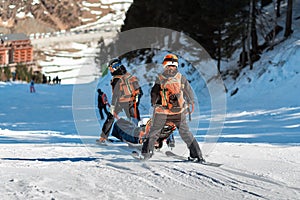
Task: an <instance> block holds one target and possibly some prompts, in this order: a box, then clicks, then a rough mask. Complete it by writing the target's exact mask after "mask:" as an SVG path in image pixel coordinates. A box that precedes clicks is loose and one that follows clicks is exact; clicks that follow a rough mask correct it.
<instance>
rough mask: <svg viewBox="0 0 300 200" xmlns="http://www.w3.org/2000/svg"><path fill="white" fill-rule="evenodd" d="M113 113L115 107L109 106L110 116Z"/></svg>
mask: <svg viewBox="0 0 300 200" xmlns="http://www.w3.org/2000/svg"><path fill="white" fill-rule="evenodd" d="M114 112H115V106H114V105H111V106H110V113H111V114H114Z"/></svg>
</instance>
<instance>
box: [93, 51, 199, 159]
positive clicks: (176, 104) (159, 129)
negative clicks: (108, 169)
mask: <svg viewBox="0 0 300 200" xmlns="http://www.w3.org/2000/svg"><path fill="white" fill-rule="evenodd" d="M162 65H163V68H164V71H163V73H161V74H158V76H157V78H156V81H155V84H154V86H153V87H152V89H151V106H152V107H153V110H154V111H153V117H152V119H149V120H148V121H147V123H146V124H145V123H140V126H138V124H139V123H138V122H141V121H142V120H141V118H140V112H139V108H138V107H139V103H140V101H141V98H142V96H143V91H142V89H141V87H140V85H139V82H138V79H137V77H136V76H134V75H132V74H130V73H129V72H128V71H127V70H126V68H125V66H124V65H123V64H122V62H121V60H120V59H118V58H116V59H113V60H112V61H111V62H110V63H109V66H108V68H109V70H110V73H111V75H112V80H111V88H112V101H111V104H109V103H108V100H107V96H106V95H105V93H104V92H103V91H101V89H98V108H99V112H100V117H101V119H103V118H104V116H103V113H102V110H104V112H105V113H106V115H107V119H106V120H105V122H104V124H103V127H102V132H101V134H100V138H99V139H98V140H97V142H100V143H101V142H105V141H106V140H107V138H108V136H109V133H110V131H111V129H112V128H113V131H112V135H113V136H115V137H117V138H119V139H121V140H123V141H127V142H134V143H141V144H142V150H141V155H140V156H141V158H142V159H145V160H148V159H150V158H151V157H152V155H153V154H154V149H155V148H160V147H161V146H162V141H163V140H165V139H167V140H169V142H170V141H171V138H173V140H174V136H173V134H172V133H173V131H174V130H175V129H177V130H178V132H179V135H180V136H181V138H182V140H183V141H184V142H185V143H186V144H187V147H188V149H189V151H190V158H191V159H194V160H197V161H198V162H202V161H204V159H203V157H202V152H201V150H200V147H199V144H198V142H197V140H196V139H195V138H194V136H193V134H192V133H191V132H190V130H189V126H188V123H187V119H186V115H187V113H188V111H189V112H190V113H192V112H193V111H194V94H193V91H192V88H191V86H190V84H189V82H188V81H187V79H186V78H185V77H184V76H183V75H182V74H181V73H179V71H178V57H177V56H176V55H174V54H167V55H166V56H165V57H164V59H163V62H162ZM99 101H100V102H99ZM106 106H109V107H110V111H109V112H108V111H107V108H106ZM122 111H123V112H124V113H125V115H126V117H127V120H124V119H122V118H120V117H119V113H120V112H122ZM115 119H116V120H117V121H116V123H115V124H114V126H112V125H113V123H114V122H115ZM122 127H123V128H122ZM126 127H127V128H126ZM128 127H129V128H128ZM134 127H135V128H134ZM136 128H137V129H138V130H136ZM172 136H173V137H172Z"/></svg>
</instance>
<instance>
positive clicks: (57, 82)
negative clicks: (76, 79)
mask: <svg viewBox="0 0 300 200" xmlns="http://www.w3.org/2000/svg"><path fill="white" fill-rule="evenodd" d="M60 83H61V79H60V78H58V76H56V77H55V78H53V79H52V84H53V85H55V84H60ZM48 84H51V76H49V77H48Z"/></svg>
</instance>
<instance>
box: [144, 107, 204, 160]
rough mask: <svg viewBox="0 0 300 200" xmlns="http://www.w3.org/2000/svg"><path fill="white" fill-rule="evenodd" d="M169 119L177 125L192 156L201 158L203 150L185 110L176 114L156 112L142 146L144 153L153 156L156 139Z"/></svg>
mask: <svg viewBox="0 0 300 200" xmlns="http://www.w3.org/2000/svg"><path fill="white" fill-rule="evenodd" d="M167 121H171V122H173V123H174V124H175V125H176V127H177V129H178V132H179V135H180V137H181V138H182V140H183V141H184V142H185V143H186V145H187V147H188V149H189V150H190V157H192V158H200V159H201V158H202V152H201V150H200V147H199V144H198V142H197V140H196V139H195V137H194V135H193V134H192V133H191V132H190V130H189V126H188V124H187V120H186V114H185V112H183V113H180V114H175V115H166V114H161V113H154V115H153V119H152V124H151V128H150V132H149V137H148V138H147V139H146V141H145V142H144V144H143V147H142V154H148V155H149V156H151V154H152V153H153V150H154V144H155V141H156V140H157V139H158V138H159V134H160V132H161V130H162V128H163V126H164V125H165V123H166V122H167Z"/></svg>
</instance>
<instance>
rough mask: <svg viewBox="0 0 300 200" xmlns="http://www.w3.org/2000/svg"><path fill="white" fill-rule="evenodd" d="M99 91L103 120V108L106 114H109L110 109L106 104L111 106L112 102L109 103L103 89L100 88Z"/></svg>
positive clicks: (100, 110)
mask: <svg viewBox="0 0 300 200" xmlns="http://www.w3.org/2000/svg"><path fill="white" fill-rule="evenodd" d="M97 92H98V109H99V114H100V117H101V119H102V120H103V119H104V116H103V112H102V110H104V112H105V114H106V115H107V116H108V111H107V108H106V105H108V107H110V104H109V103H108V99H107V96H106V94H105V93H104V92H102V90H101V89H98V90H97Z"/></svg>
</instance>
